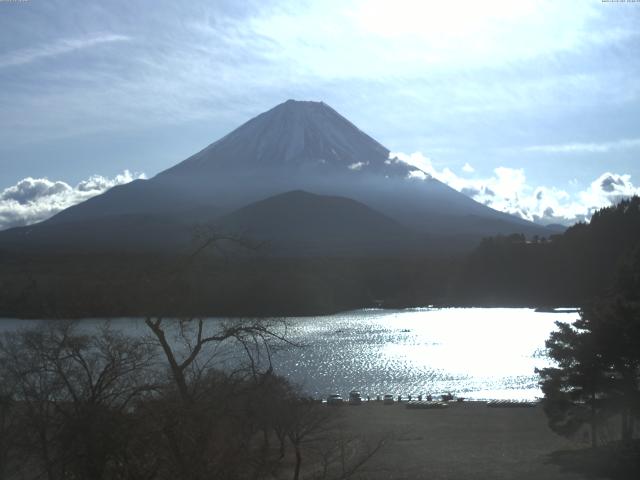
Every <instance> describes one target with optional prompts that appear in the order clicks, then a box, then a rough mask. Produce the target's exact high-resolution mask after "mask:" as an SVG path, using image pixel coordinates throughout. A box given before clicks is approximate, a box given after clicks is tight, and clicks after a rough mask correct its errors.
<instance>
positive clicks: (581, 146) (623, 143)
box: [524, 138, 640, 153]
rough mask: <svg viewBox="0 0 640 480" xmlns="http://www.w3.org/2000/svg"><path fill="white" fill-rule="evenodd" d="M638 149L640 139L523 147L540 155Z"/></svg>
mask: <svg viewBox="0 0 640 480" xmlns="http://www.w3.org/2000/svg"><path fill="white" fill-rule="evenodd" d="M629 148H640V138H629V139H622V140H616V141H614V142H602V143H564V144H557V145H532V146H529V147H525V148H524V150H525V151H527V152H540V153H585V152H586V153H606V152H610V151H612V150H624V149H629Z"/></svg>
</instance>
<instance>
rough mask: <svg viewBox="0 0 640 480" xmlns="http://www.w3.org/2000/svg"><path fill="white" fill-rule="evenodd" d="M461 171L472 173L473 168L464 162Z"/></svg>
mask: <svg viewBox="0 0 640 480" xmlns="http://www.w3.org/2000/svg"><path fill="white" fill-rule="evenodd" d="M462 171H463V172H465V173H473V172H475V171H476V170H475V168H473V167H472V166H471V165H469V163H468V162H467V163H465V164H464V166H463V167H462Z"/></svg>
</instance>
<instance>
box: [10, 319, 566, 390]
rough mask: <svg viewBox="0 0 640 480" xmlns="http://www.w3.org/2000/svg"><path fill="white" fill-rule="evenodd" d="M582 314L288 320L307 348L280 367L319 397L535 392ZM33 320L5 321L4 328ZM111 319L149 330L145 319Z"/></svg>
mask: <svg viewBox="0 0 640 480" xmlns="http://www.w3.org/2000/svg"><path fill="white" fill-rule="evenodd" d="M577 318H578V314H577V313H576V312H575V311H569V312H558V311H556V312H536V311H534V310H532V309H521V308H493V309H491V308H447V309H432V308H420V309H405V310H377V309H375V310H374V309H372V310H369V309H367V310H356V311H351V312H344V313H339V314H335V315H328V316H321V317H304V318H290V319H288V320H289V323H290V328H289V329H288V336H289V338H290V339H291V340H293V341H295V342H296V343H300V344H302V345H303V346H302V347H299V348H292V349H288V350H285V351H280V352H277V353H276V354H275V356H274V369H275V371H277V372H278V373H281V374H283V375H285V376H287V377H288V378H289V379H290V380H292V381H293V382H296V383H298V384H299V385H300V386H301V387H302V388H303V390H304V391H305V392H307V393H308V394H309V395H312V396H314V397H316V398H320V397H326V396H327V395H328V394H331V393H340V394H342V395H347V394H348V392H349V391H350V390H352V389H356V390H359V391H360V392H361V393H362V395H363V396H365V397H366V396H367V395H371V396H372V397H374V396H375V395H377V394H386V393H391V394H393V395H395V396H397V395H402V396H405V397H406V396H407V395H409V394H412V395H417V394H420V393H422V394H423V395H426V394H427V393H431V394H433V395H434V396H436V395H440V394H442V393H445V392H452V393H453V394H455V395H458V396H462V397H466V398H468V399H477V400H483V399H520V400H534V399H536V398H537V397H540V396H541V392H540V389H539V387H538V384H537V382H538V378H537V376H536V375H535V373H534V369H535V368H536V367H537V368H541V367H545V366H548V365H550V362H549V360H548V358H547V357H546V353H545V348H544V342H545V340H546V339H547V338H548V337H549V334H550V332H551V331H552V330H553V329H554V328H555V325H554V322H556V321H558V320H559V321H563V322H572V321H574V320H576V319H577ZM211 321H212V322H216V321H217V320H216V319H212V320H211ZM101 322H103V321H102V320H94V319H91V320H84V321H83V323H82V325H83V328H88V329H91V328H95V326H96V325H97V324H98V323H101ZM34 324H37V321H21V320H12V319H0V331H3V330H4V331H7V330H14V329H16V328H17V327H18V326H20V325H25V326H28V325H34ZM111 324H112V325H113V326H114V327H115V328H118V329H122V330H124V331H126V332H127V333H129V334H133V335H140V334H143V333H146V326H145V325H144V323H143V321H142V320H141V319H135V318H119V319H112V320H111Z"/></svg>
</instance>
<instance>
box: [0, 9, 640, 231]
mask: <svg viewBox="0 0 640 480" xmlns="http://www.w3.org/2000/svg"><path fill="white" fill-rule="evenodd" d="M639 78H640V2H632V1H626V2H622V1H602V0H576V1H570V0H566V1H562V2H559V1H546V0H539V1H532V0H520V1H517V2H516V1H512V0H484V1H477V0H470V1H465V0H456V1H455V2H444V1H442V0H439V1H424V0H423V1H412V0H394V1H393V2H389V1H379V0H372V1H359V0H353V1H349V0H340V1H332V0H323V1H319V2H305V1H300V0H295V1H287V0H285V1H266V0H263V1H256V2H252V1H243V2H240V1H237V0H234V1H200V0H190V1H189V2H176V1H175V0H174V1H165V0H138V1H131V0H126V1H121V0H110V1H108V2H103V1H88V0H81V1H55V0H46V1H39V0H22V1H21V0H12V1H7V0H0V229H3V228H8V227H10V226H14V225H21V224H28V223H32V222H34V221H38V220H42V219H44V218H47V217H48V216H50V215H52V214H54V213H56V212H57V211H59V210H60V209H62V208H66V207H68V206H70V205H72V204H74V203H76V202H78V201H82V200H84V199H86V198H88V197H90V196H93V195H96V194H98V193H101V192H102V191H104V190H105V189H107V188H110V187H111V186H113V185H117V184H121V183H126V182H128V181H131V180H132V179H135V178H149V177H152V176H153V175H155V174H157V173H158V172H160V171H162V170H164V169H165V168H168V167H170V166H172V165H174V164H176V163H178V162H180V161H182V160H184V159H185V158H187V157H188V156H189V155H191V154H193V153H195V152H197V151H199V150H200V149H202V148H203V147H205V146H206V145H208V144H210V143H212V142H213V141H215V140H217V139H218V138H220V137H221V136H223V135H225V134H226V133H228V132H230V131H231V130H233V129H234V128H236V127H237V126H239V125H241V124H242V123H244V122H245V121H247V120H249V119H250V118H252V117H253V116H255V115H257V114H259V113H261V112H263V111H265V110H268V109H269V108H271V107H273V106H275V105H277V104H279V103H281V102H283V101H285V100H287V99H289V98H294V99H298V100H316V101H320V100H322V101H324V102H325V103H327V104H329V105H330V106H332V107H333V108H334V109H335V110H337V111H338V112H339V113H341V114H342V115H344V116H345V117H347V118H348V119H349V120H351V121H352V122H353V123H354V124H355V125H357V126H358V127H359V128H360V129H362V130H363V131H365V132H366V133H368V134H369V135H371V136H372V137H374V138H375V139H376V140H378V141H379V142H380V143H382V144H383V145H385V146H386V147H387V148H389V149H390V150H391V151H392V152H393V155H394V156H396V157H398V158H399V159H401V160H403V161H407V162H409V163H412V164H415V165H417V166H420V167H421V168H422V169H423V170H424V171H425V172H427V173H428V174H430V175H433V176H435V177H436V178H438V179H440V180H442V181H444V182H445V183H447V184H449V185H450V186H452V187H453V188H456V189H457V190H459V191H461V192H463V193H465V194H467V195H469V196H471V197H472V198H474V199H476V200H478V201H480V202H483V203H485V204H487V205H489V206H491V207H493V208H496V209H499V210H503V211H507V212H510V213H514V214H517V215H520V216H522V217H523V218H527V219H530V220H533V221H537V222H539V223H543V224H544V223H564V224H571V223H574V222H576V221H582V220H588V219H589V217H590V215H591V213H592V212H593V211H594V210H595V209H597V208H600V207H603V206H606V205H609V204H611V203H612V202H615V201H617V200H618V199H620V198H622V197H624V196H629V195H633V194H636V193H640V81H639Z"/></svg>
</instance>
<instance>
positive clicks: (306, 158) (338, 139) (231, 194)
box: [0, 100, 555, 254]
mask: <svg viewBox="0 0 640 480" xmlns="http://www.w3.org/2000/svg"><path fill="white" fill-rule="evenodd" d="M416 172H421V171H420V170H419V169H417V168H415V167H412V166H410V165H408V164H406V163H403V162H400V161H398V160H397V159H392V158H389V150H388V149H386V148H385V147H384V146H383V145H381V144H380V143H378V142H377V141H375V140H374V139H373V138H371V137H370V136H369V135H367V134H366V133H364V132H363V131H361V130H360V129H358V128H357V127H356V126H355V125H354V124H353V123H351V122H350V121H349V120H347V119H346V118H345V117H343V116H342V115H340V114H339V113H338V112H337V111H335V110H334V109H333V108H331V107H329V106H328V105H326V104H325V103H322V102H307V101H294V100H289V101H287V102H284V103H282V104H280V105H277V106H275V107H274V108H272V109H270V110H268V111H266V112H264V113H262V114H260V115H258V116H256V117H254V118H252V119H250V120H249V121H247V122H245V123H244V124H242V125H241V126H239V127H238V128H236V129H235V130H233V131H232V132H230V133H229V134H227V135H225V136H224V137H222V138H221V139H219V140H217V141H216V142H213V143H212V144H210V145H209V146H207V147H205V148H204V149H202V150H201V151H199V152H198V153H196V154H194V155H192V156H190V157H189V158H187V159H186V160H184V161H182V162H180V163H178V164H176V165H175V166H173V167H171V168H169V169H166V170H164V171H163V172H160V173H159V174H158V175H156V176H155V177H153V178H151V179H149V180H137V181H134V182H131V183H129V184H126V185H122V186H118V187H114V188H113V189H111V190H109V191H107V192H105V193H104V194H102V195H99V196H97V197H94V198H92V199H90V200H87V201H85V202H83V203H81V204H78V205H76V206H73V207H70V208H68V209H66V210H64V211H62V212H60V213H58V214H57V215H55V216H54V217H52V218H51V219H49V220H47V221H45V222H42V223H41V224H37V225H32V226H31V227H29V229H30V231H35V230H38V229H46V228H49V227H47V225H52V224H61V223H65V224H68V225H69V226H70V225H71V224H73V225H75V226H74V227H73V228H83V227H82V222H86V225H85V227H86V228H89V227H88V225H95V224H96V222H97V221H99V219H100V218H105V219H107V218H108V220H109V222H111V223H112V224H113V232H112V235H111V236H112V237H113V238H112V247H113V248H114V249H118V248H124V247H126V245H125V244H123V243H122V242H123V241H124V240H123V239H124V238H129V239H131V235H130V234H129V233H130V232H128V231H127V228H128V227H126V226H125V225H124V224H123V225H122V226H120V227H119V226H118V225H117V222H116V221H115V219H116V218H117V217H118V216H123V218H127V219H130V218H131V217H130V216H131V215H140V216H143V217H149V218H158V219H159V220H158V221H160V222H161V223H162V221H161V220H160V218H161V217H163V216H164V217H166V218H167V221H168V223H171V222H173V223H175V225H182V223H183V222H181V220H180V218H181V217H188V218H191V216H192V212H202V215H201V216H200V217H197V216H196V217H193V218H192V220H193V223H194V224H196V223H203V222H210V221H211V220H212V218H211V217H212V216H211V214H210V212H214V211H215V212H216V216H223V215H228V214H232V212H234V211H237V210H238V209H240V208H242V207H246V206H248V205H251V204H253V203H255V202H258V201H261V200H264V199H266V198H269V197H272V196H275V195H278V194H281V193H283V192H289V191H293V190H304V191H308V192H313V193H315V194H318V195H325V196H338V197H345V198H349V199H352V200H354V201H356V202H359V203H361V204H363V205H365V206H367V207H368V208H370V209H372V210H374V211H377V212H378V213H380V214H382V215H384V216H385V217H388V218H390V219H393V220H394V221H395V222H397V223H398V224H400V225H401V226H402V227H403V228H406V229H409V230H411V231H415V232H418V233H419V234H421V235H424V236H428V237H432V238H433V237H441V238H442V239H450V238H454V237H456V238H458V239H464V241H461V242H458V243H460V248H466V249H469V248H472V247H473V246H474V245H475V244H476V243H477V242H478V241H479V240H480V239H481V238H483V237H486V236H491V235H496V234H510V233H524V234H526V235H531V236H533V235H538V236H548V235H550V234H551V233H552V232H551V230H550V229H545V228H544V227H542V226H538V225H535V224H533V223H531V222H527V221H526V220H523V219H521V218H518V217H514V216H511V215H508V214H506V213H502V212H497V211H495V210H492V209H490V208H489V207H487V206H484V205H481V204H479V203H477V202H475V201H473V200H472V199H470V198H469V197H467V196H465V195H463V194H461V193H459V192H457V191H455V190H454V189H452V188H451V187H449V186H447V185H445V184H443V183H442V182H440V181H438V180H436V179H435V178H433V177H429V176H426V175H422V174H421V175H415V173H416ZM422 173H424V172H422ZM417 177H420V178H417ZM172 218H173V220H171V219H172ZM125 223H126V222H125ZM165 223H166V222H165ZM70 228H71V227H70ZM91 228H95V227H91ZM180 228H182V227H180ZM34 229H35V230H34ZM553 233H555V232H553ZM140 234H141V235H142V232H141V233H140ZM11 235H13V234H11ZM33 236H37V235H33ZM4 237H6V235H2V234H0V245H2V243H3V240H2V239H3V238H4ZM69 237H70V239H71V238H72V237H73V233H72V232H70V233H69ZM61 238H62V237H61ZM132 240H134V239H132ZM25 241H27V242H28V239H27V237H25ZM136 242H138V243H140V242H139V241H138V240H137V239H136V240H135V242H134V243H136ZM107 243H108V242H107ZM436 243H437V244H439V245H446V244H447V243H448V240H446V241H441V242H436ZM438 248H440V247H438ZM389 253H391V254H393V253H394V252H389Z"/></svg>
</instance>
